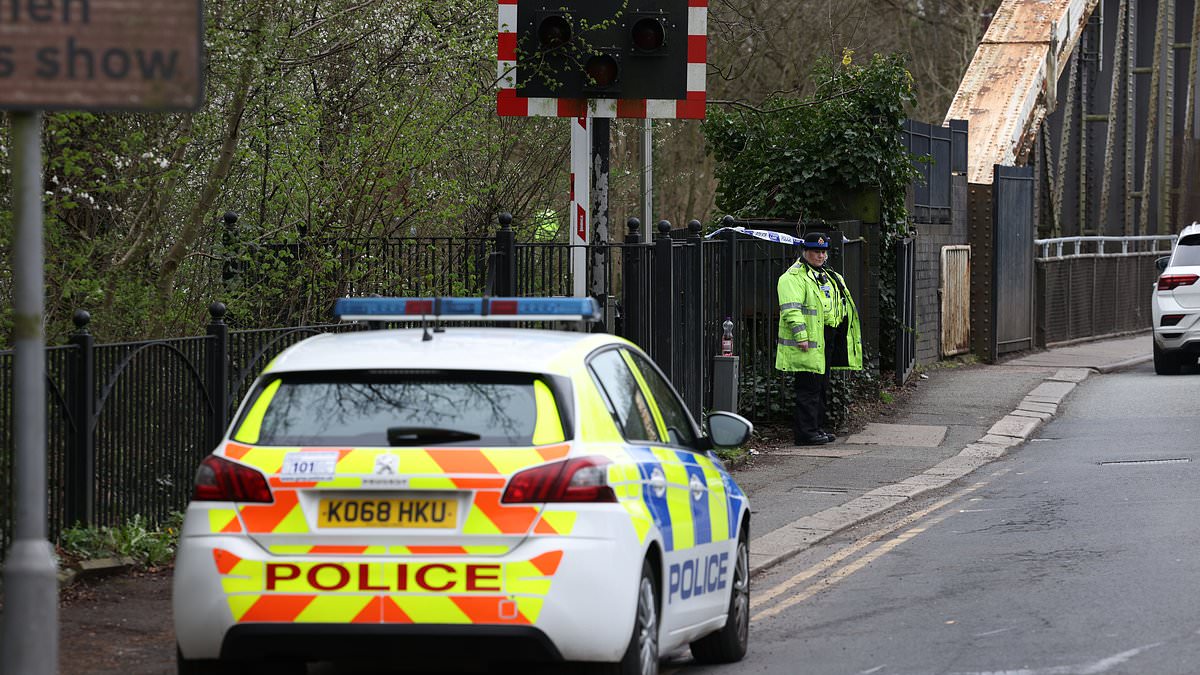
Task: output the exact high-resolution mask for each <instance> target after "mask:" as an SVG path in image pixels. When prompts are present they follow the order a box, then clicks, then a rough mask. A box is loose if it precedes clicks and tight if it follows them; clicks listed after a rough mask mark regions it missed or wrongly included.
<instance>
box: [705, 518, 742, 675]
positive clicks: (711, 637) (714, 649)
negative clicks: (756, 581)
mask: <svg viewBox="0 0 1200 675" xmlns="http://www.w3.org/2000/svg"><path fill="white" fill-rule="evenodd" d="M746 539H747V537H746V531H745V530H742V534H741V536H740V537H738V544H737V560H736V562H735V564H734V567H733V588H732V590H731V591H730V594H729V614H728V618H727V619H726V620H725V627H724V628H722V629H721V630H719V631H717V632H715V633H709V634H708V635H705V636H704V637H702V638H700V639H699V640H696V641H695V642H693V643H692V657H693V658H694V659H696V661H697V662H699V663H733V662H734V661H741V660H742V657H743V656H745V655H746V649H747V647H748V646H749V644H750V545H749V544H748V543H747V542H746Z"/></svg>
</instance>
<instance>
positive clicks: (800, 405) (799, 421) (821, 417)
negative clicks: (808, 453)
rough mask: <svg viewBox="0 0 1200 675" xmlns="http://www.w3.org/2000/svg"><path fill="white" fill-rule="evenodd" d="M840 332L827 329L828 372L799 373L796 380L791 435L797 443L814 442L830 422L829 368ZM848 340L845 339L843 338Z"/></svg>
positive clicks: (826, 355) (825, 337)
mask: <svg viewBox="0 0 1200 675" xmlns="http://www.w3.org/2000/svg"><path fill="white" fill-rule="evenodd" d="M838 334H839V331H837V330H836V329H834V328H830V327H829V326H826V327H825V335H824V336H823V337H824V339H825V344H824V347H825V372H824V373H823V374H818V373H808V372H798V373H795V379H794V380H793V387H794V388H793V391H794V392H795V395H796V408H795V411H794V412H793V414H792V435H793V437H794V440H796V441H797V442H800V441H806V440H811V439H813V438H816V437H817V435H818V434H820V433H821V428H822V427H824V426H825V424H826V423H827V422H828V417H827V415H826V414H825V404H826V401H827V397H828V395H829V364H830V355H831V353H832V348H833V346H834V342H835V341H836V340H837V335H838ZM842 339H843V340H844V339H845V338H844V337H843V338H842Z"/></svg>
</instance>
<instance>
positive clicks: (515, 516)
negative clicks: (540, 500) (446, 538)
mask: <svg viewBox="0 0 1200 675" xmlns="http://www.w3.org/2000/svg"><path fill="white" fill-rule="evenodd" d="M500 496H501V495H500V491H499V490H490V491H486V492H476V493H475V501H474V503H473V504H472V506H471V510H470V512H469V513H467V522H466V523H465V524H464V525H463V533H464V534H525V533H526V532H528V531H529V528H530V527H531V526H532V525H533V523H534V521H536V520H537V517H538V512H539V511H541V508H540V507H537V506H528V505H508V504H501V503H500Z"/></svg>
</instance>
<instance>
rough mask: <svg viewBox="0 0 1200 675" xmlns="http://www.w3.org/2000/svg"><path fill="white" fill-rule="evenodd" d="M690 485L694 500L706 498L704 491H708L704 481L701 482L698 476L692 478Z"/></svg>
mask: <svg viewBox="0 0 1200 675" xmlns="http://www.w3.org/2000/svg"><path fill="white" fill-rule="evenodd" d="M688 484H689V485H690V486H691V488H692V498H693V499H700V498H701V497H703V496H704V491H705V489H707V488H706V487H705V485H704V481H702V480H700V479H699V478H698V477H696V476H692V479H691V480H690V481H688Z"/></svg>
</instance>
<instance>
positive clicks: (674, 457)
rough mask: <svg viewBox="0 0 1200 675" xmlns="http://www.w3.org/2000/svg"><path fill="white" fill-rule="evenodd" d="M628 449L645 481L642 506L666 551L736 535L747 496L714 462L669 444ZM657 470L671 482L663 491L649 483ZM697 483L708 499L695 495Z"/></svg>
mask: <svg viewBox="0 0 1200 675" xmlns="http://www.w3.org/2000/svg"><path fill="white" fill-rule="evenodd" d="M629 453H630V455H631V456H632V458H633V460H634V462H635V463H636V466H637V472H638V477H639V478H640V482H641V483H642V490H641V495H640V497H641V502H642V504H641V506H644V512H645V513H647V514H648V515H649V517H650V519H651V520H652V521H653V523H654V525H655V526H656V527H658V530H659V532H661V533H662V538H663V546H664V548H666V550H668V551H674V550H682V549H688V548H692V547H693V546H700V545H703V544H709V543H712V542H716V541H725V540H727V539H732V538H734V537H736V536H737V522H736V521H737V516H738V515H739V514H740V513H741V509H742V504H743V503H744V501H745V495H744V494H743V493H742V491H741V490H740V489H739V488H738V487H737V485H736V484H735V483H734V482H733V480H732V479H730V477H729V474H728V473H726V472H725V471H724V470H723V469H722V468H720V467H718V466H717V465H716V464H714V463H713V462H712V460H710V459H708V458H707V457H705V456H703V455H698V454H695V453H692V452H688V451H685V450H668V449H664V448H649V447H640V448H630V449H629ZM656 471H657V472H661V473H662V475H663V477H664V478H665V480H666V483H667V488H666V489H665V490H663V492H662V494H661V495H660V494H655V490H654V489H653V488H651V487H650V485H649V481H650V480H651V479H652V478H653V476H654V474H655V473H656ZM694 482H699V483H700V484H701V485H703V486H704V488H705V490H704V497H702V498H700V499H695V498H692V492H691V486H692V484H693V483H694ZM630 496H632V495H630ZM672 496H673V497H674V498H670V497H672ZM685 496H686V498H685ZM627 508H628V507H627Z"/></svg>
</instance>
